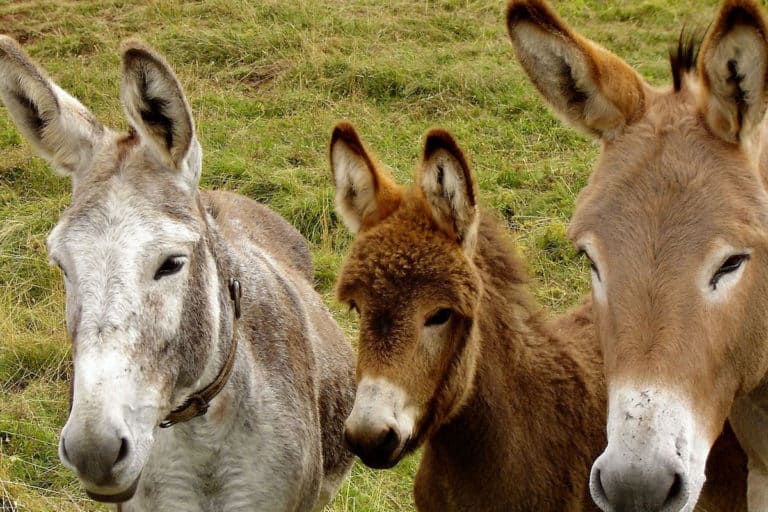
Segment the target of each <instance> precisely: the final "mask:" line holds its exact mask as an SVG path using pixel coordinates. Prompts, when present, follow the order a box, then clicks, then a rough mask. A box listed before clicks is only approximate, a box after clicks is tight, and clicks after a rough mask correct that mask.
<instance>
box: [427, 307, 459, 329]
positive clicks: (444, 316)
mask: <svg viewBox="0 0 768 512" xmlns="http://www.w3.org/2000/svg"><path fill="white" fill-rule="evenodd" d="M452 314H453V311H451V310H450V309H448V308H441V309H438V310H437V311H436V312H435V313H433V314H432V315H430V316H429V318H427V320H426V322H424V326H425V327H429V326H430V325H443V324H444V323H445V322H447V321H448V320H449V319H450V318H451V315H452Z"/></svg>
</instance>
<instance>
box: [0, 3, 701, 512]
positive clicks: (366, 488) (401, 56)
mask: <svg viewBox="0 0 768 512" xmlns="http://www.w3.org/2000/svg"><path fill="white" fill-rule="evenodd" d="M554 4H555V6H556V7H557V8H558V10H559V11H560V12H561V13H562V15H563V16H564V17H565V18H566V19H567V20H569V21H570V22H571V23H572V24H573V25H575V26H576V27H577V28H578V29H579V30H581V31H582V32H583V33H585V34H586V35H588V36H590V37H592V38H594V39H596V40H598V41H600V42H601V43H602V44H604V45H605V46H607V47H608V48H610V49H611V50H613V51H615V52H617V53H619V54H620V55H621V56H623V57H624V58H625V59H626V60H627V61H628V62H630V63H631V64H632V65H634V66H636V67H637V68H638V69H639V70H640V71H641V72H642V74H643V75H645V76H646V77H647V78H648V79H649V80H650V81H651V82H652V83H655V84H666V83H668V82H670V77H669V70H668V65H667V59H666V55H667V50H668V49H669V48H670V47H671V46H672V44H673V43H674V42H675V41H676V39H677V34H678V33H679V30H680V28H681V27H682V25H683V23H687V24H688V25H689V26H694V27H697V26H700V27H705V26H706V24H707V23H708V22H709V21H710V20H711V19H712V17H713V16H714V12H715V9H716V2H715V1H714V0H706V1H702V0H610V1H600V0H569V1H566V0H563V1H558V2H554ZM503 12H504V2H503V0H499V1H491V0H442V1H427V0H424V1H418V2H417V1H414V0H391V1H387V2H384V1H375V0H354V1H352V0H347V1H344V0H324V1H319V0H309V1H302V2H288V1H282V0H198V1H194V2H191V1H190V2H182V1H177V0H170V1H168V0H163V1H159V0H158V1H147V2H145V1H134V2H127V1H123V0H99V1H96V0H85V1H74V0H67V1H56V2H51V1H50V0H20V1H14V0H11V1H9V0H0V32H2V33H7V34H11V35H13V36H15V37H16V38H17V39H19V40H20V41H21V42H22V43H23V44H24V46H25V47H26V49H27V51H28V52H29V53H30V54H31V55H32V56H33V57H34V58H35V59H36V60H37V61H38V62H40V63H41V64H42V65H43V66H44V67H45V68H46V69H47V70H48V71H49V73H50V75H51V76H52V77H54V79H55V80H56V81H57V82H58V83H59V84H60V85H62V86H63V87H64V88H65V89H67V90H68V91H70V92H71V93H73V94H74V95H75V96H77V97H78V98H80V99H81V101H83V103H85V104H86V105H87V106H89V107H90V108H91V109H92V110H93V111H94V112H95V113H96V115H97V116H98V117H99V118H100V119H101V120H102V121H103V122H105V123H107V124H110V125H112V126H113V127H116V128H121V127H125V121H124V119H123V117H122V113H121V109H120V106H119V101H118V55H117V47H118V44H119V42H120V41H121V40H122V39H123V38H125V37H128V36H131V35H139V36H140V37H142V38H144V39H145V40H146V41H147V42H149V43H150V44H152V45H153V46H155V47H156V48H157V49H158V50H160V51H161V52H162V53H163V54H165V55H166V56H167V58H168V60H169V61H170V62H171V63H172V65H173V66H174V67H175V69H176V70H177V72H178V75H179V77H180V79H181V82H182V84H183V85H184V87H185V90H186V92H187V95H188V97H189V99H190V102H191V105H192V108H193V111H194V114H195V116H196V120H197V126H198V133H199V137H200V139H201V142H202V145H203V148H204V151H205V165H204V173H203V185H204V186H205V187H210V188H226V189H231V190H237V191H239V192H241V193H243V194H245V195H247V196H249V197H252V198H255V199H258V200H260V201H263V202H265V203H267V204H269V205H270V206H272V207H273V208H274V209H275V210H277V211H278V212H279V213H281V214H282V215H284V216H285V217H286V218H287V219H288V220H289V221H290V222H292V223H293V224H294V225H295V226H296V227H297V228H298V229H300V230H301V232H302V233H303V234H304V235H305V236H306V237H307V239H308V240H309V242H310V244H311V246H312V249H313V254H314V258H315V264H316V268H317V271H316V280H317V286H318V289H319V290H320V291H321V292H322V293H323V294H324V296H325V297H326V299H327V303H328V304H329V306H331V308H332V309H333V311H334V313H335V314H336V318H337V319H338V321H339V322H340V324H341V325H342V326H343V328H344V329H345V331H346V333H347V335H348V336H349V339H350V340H353V339H355V337H356V326H355V322H354V318H353V316H352V315H348V314H347V313H346V312H345V311H344V310H343V309H342V308H340V307H338V305H336V304H335V302H334V300H333V294H332V289H333V281H334V276H335V270H336V268H338V265H339V263H340V261H341V258H342V256H343V254H344V252H345V249H346V246H347V244H348V243H349V236H348V234H347V233H346V231H345V229H344V228H343V226H342V225H341V223H340V222H339V219H338V217H337V216H336V215H335V214H334V213H333V203H332V197H333V193H332V188H331V180H330V175H329V169H328V164H327V156H326V155H327V142H328V138H329V136H330V132H331V128H332V127H333V125H334V123H335V122H336V121H337V120H340V119H348V120H350V121H352V122H354V123H355V124H356V125H357V126H358V128H359V130H360V132H361V134H362V136H363V137H364V139H365V140H367V141H368V143H369V145H370V147H372V148H373V149H374V151H375V152H376V153H377V154H378V155H379V157H380V158H381V160H382V161H383V162H384V163H386V164H387V165H389V166H391V169H392V172H393V173H394V175H395V176H396V177H397V178H398V179H399V180H400V181H408V180H410V178H411V175H412V171H413V168H414V164H415V162H416V159H417V157H418V155H419V151H420V149H421V144H422V136H423V134H424V132H425V131H426V130H427V129H428V128H429V127H431V126H435V125H439V126H443V127H445V128H447V129H449V130H450V131H452V132H453V133H454V134H455V135H456V136H457V137H458V140H459V142H460V144H461V145H462V146H463V147H464V149H465V150H466V152H467V153H468V154H469V155H470V158H471V161H472V163H473V166H474V169H475V171H476V173H477V175H478V177H479V184H480V189H481V194H482V198H481V200H482V202H483V203H484V204H485V205H486V206H488V207H490V208H492V209H494V210H496V211H497V212H498V214H499V216H500V217H501V218H503V219H505V221H506V222H507V223H508V225H509V227H510V229H511V230H512V231H513V233H514V236H515V238H516V239H517V240H518V242H519V245H520V247H521V250H522V253H523V254H524V256H525V258H526V259H527V261H528V265H529V269H530V272H531V274H532V275H533V276H534V278H535V280H534V283H535V290H536V294H537V296H538V297H539V298H540V300H541V302H542V306H543V307H545V308H547V309H549V310H551V311H553V312H557V311H562V310H563V309H565V308H566V307H568V306H569V305H571V304H573V303H574V302H575V301H576V300H577V299H578V297H579V295H580V294H582V293H583V292H584V291H585V290H586V289H587V281H586V278H587V272H586V269H585V267H584V264H583V263H582V262H581V261H579V260H578V259H577V258H576V254H575V251H574V250H573V249H572V248H571V245H570V243H569V242H568V241H567V240H566V239H565V236H564V232H565V227H566V225H567V222H568V218H569V216H570V214H571V212H572V210H573V205H574V200H575V196H576V194H577V193H578V191H579V189H580V188H581V187H582V186H583V185H584V183H585V181H586V178H587V176H588V173H589V169H590V167H591V163H592V162H593V160H594V158H595V156H596V154H597V146H596V144H595V143H593V142H592V141H590V140H588V139H587V138H585V137H582V136H580V135H578V134H576V133H575V132H574V131H571V130H569V129H568V128H566V127H564V126H562V125H561V124H560V123H559V122H558V121H557V120H556V119H555V118H554V117H553V116H552V115H550V114H549V113H548V111H547V110H546V108H545V107H544V105H543V104H542V102H541V101H540V100H539V97H538V95H537V94H536V92H535V91H534V90H533V88H532V87H531V86H530V85H529V83H528V81H527V80H526V79H525V77H524V76H523V74H522V72H521V69H520V67H519V66H518V65H517V63H516V62H515V60H514V57H513V54H512V49H511V45H510V44H509V42H508V40H507V35H506V28H505V24H504V20H503ZM0 151H1V152H2V153H1V154H2V157H0V386H1V388H0V393H2V395H0V511H2V512H10V511H14V510H23V511H27V510H29V511H53V510H57V511H79V510H99V508H98V507H97V506H96V505H95V504H94V503H93V502H91V501H89V500H87V499H85V498H84V496H83V495H82V494H81V492H80V491H79V487H78V484H77V482H76V481H75V480H74V479H73V477H72V475H71V474H69V473H68V472H67V471H65V470H64V469H63V468H62V467H61V466H60V464H59V462H58V457H57V455H56V444H57V439H58V433H59V430H60V429H61V427H62V426H63V424H64V422H65V420H66V414H67V389H68V383H67V375H68V369H69V359H70V356H69V341H68V340H67V338H66V335H65V332H64V329H63V319H64V316H63V309H64V306H63V286H62V283H61V278H60V276H59V273H58V271H57V270H54V269H52V268H50V267H48V265H47V256H46V250H45V243H44V240H45V236H46V234H47V232H48V231H49V229H50V228H51V227H52V226H53V225H54V223H55V221H56V218H57V216H58V215H59V213H60V212H61V211H62V210H63V209H64V208H65V207H66V205H67V204H68V200H69V186H70V184H69V182H68V181H67V180H65V179H61V178H57V177H55V176H53V175H52V174H51V173H50V171H49V169H48V167H47V166H46V165H45V164H44V163H43V162H42V160H40V159H39V158H37V157H35V156H33V153H32V151H31V148H30V146H29V145H28V144H27V143H26V142H24V141H23V140H22V139H21V137H20V135H19V134H18V132H17V131H16V130H15V128H14V127H13V125H12V124H11V122H10V120H9V118H8V116H7V114H6V112H5V110H4V109H0ZM417 464H418V457H412V458H410V459H409V460H407V461H405V462H404V463H401V464H400V465H399V466H398V467H397V468H396V469H394V470H389V471H384V472H375V471H372V470H368V469H366V468H364V467H362V466H360V465H358V466H356V467H355V470H354V471H353V474H352V477H351V478H350V479H349V480H348V482H347V483H346V484H345V486H344V487H343V489H342V491H341V493H340V495H339V497H338V498H337V500H336V501H335V503H334V505H333V507H332V510H333V511H338V512H340V511H360V512H373V511H401V510H402V511H408V510H413V508H414V507H413V500H412V498H411V482H412V478H413V475H414V474H415V471H416V466H417Z"/></svg>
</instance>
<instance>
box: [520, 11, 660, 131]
mask: <svg viewBox="0 0 768 512" xmlns="http://www.w3.org/2000/svg"><path fill="white" fill-rule="evenodd" d="M507 28H508V30H509V37H510V38H511V39H512V45H513V46H514V50H515V54H516V55H517V58H518V60H519V61H520V64H522V66H523V69H524V70H525V72H526V73H527V74H528V76H529V78H530V79H531V81H532V82H533V84H534V85H535V86H536V88H537V89H538V90H539V92H540V93H541V94H542V95H543V96H544V98H545V99H546V100H547V102H549V104H550V106H551V107H552V109H553V110H554V111H555V112H556V113H557V114H558V115H559V116H561V117H562V118H564V119H565V120H566V121H568V122H570V123H571V124H573V125H575V126H576V127H577V128H579V129H581V130H583V131H585V132H587V133H589V134H591V135H595V136H598V137H602V138H606V139H610V138H612V137H613V136H615V135H616V134H617V133H618V132H620V131H621V130H622V129H623V128H624V127H625V126H627V125H629V124H631V123H632V122H634V121H635V120H637V119H638V118H639V117H640V116H641V115H642V113H643V110H644V103H645V84H644V82H643V80H642V79H641V78H640V76H639V75H638V74H637V73H636V72H635V71H634V70H633V69H632V68H631V67H629V66H628V65H627V64H626V63H625V62H624V61H623V60H621V59H620V58H618V57H617V56H616V55H614V54H612V53H610V52H609V51H607V50H605V49H604V48H602V47H600V46H599V45H597V44H596V43H594V42H592V41H589V40H588V39H585V38H584V37H582V36H580V35H579V34H577V33H576V32H574V31H573V30H572V29H571V28H570V27H568V25H566V24H565V22H563V21H562V20H561V19H560V18H559V17H558V15H557V14H556V13H555V12H554V11H553V10H552V9H551V8H550V7H549V6H548V5H547V4H546V3H545V2H544V1H543V0H527V1H525V0H512V1H511V2H510V3H509V6H508V8H507Z"/></svg>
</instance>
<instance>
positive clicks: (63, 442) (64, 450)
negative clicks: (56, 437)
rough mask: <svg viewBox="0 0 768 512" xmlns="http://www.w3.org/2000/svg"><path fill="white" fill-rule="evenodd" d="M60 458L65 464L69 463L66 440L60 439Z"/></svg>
mask: <svg viewBox="0 0 768 512" xmlns="http://www.w3.org/2000/svg"><path fill="white" fill-rule="evenodd" d="M61 457H62V459H64V461H65V462H69V460H70V459H69V453H67V438H66V437H62V438H61Z"/></svg>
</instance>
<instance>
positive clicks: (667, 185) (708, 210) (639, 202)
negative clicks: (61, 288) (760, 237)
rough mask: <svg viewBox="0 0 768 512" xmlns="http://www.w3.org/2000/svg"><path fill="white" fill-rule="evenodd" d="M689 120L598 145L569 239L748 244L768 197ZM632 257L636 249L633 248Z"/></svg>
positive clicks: (752, 175)
mask: <svg viewBox="0 0 768 512" xmlns="http://www.w3.org/2000/svg"><path fill="white" fill-rule="evenodd" d="M696 123H698V121H697V119H695V118H693V117H690V116H689V117H688V118H687V119H683V120H682V121H678V122H677V123H673V124H671V125H669V126H666V127H659V126H658V125H657V123H654V122H650V121H649V122H646V123H639V126H637V127H633V128H632V129H630V130H628V133H627V134H626V135H624V136H622V137H620V138H618V139H617V140H616V141H614V142H611V143H608V144H606V145H605V146H604V148H603V152H602V154H601V156H600V160H599V162H598V164H597V167H596V169H595V171H594V173H593V175H592V176H591V177H590V180H589V184H588V185H587V186H586V187H585V188H584V189H583V190H582V192H581V193H580V194H579V198H578V201H577V207H576V211H575V212H574V215H573V219H572V222H571V226H570V228H569V233H568V234H569V236H570V237H571V239H573V240H574V241H576V242H577V243H578V242H579V241H580V240H581V239H583V238H585V237H587V236H588V235H592V236H595V237H596V238H598V239H601V240H603V241H604V243H606V244H611V245H616V244H620V245H622V246H626V247H628V245H627V244H629V246H631V245H632V244H633V243H650V242H652V243H654V244H655V245H656V246H659V244H662V245H663V244H666V243H669V244H672V245H675V244H680V243H681V242H685V243H687V244H695V245H701V244H709V243H711V241H712V240H715V239H724V240H726V241H728V242H729V243H732V244H734V245H737V244H739V243H746V242H747V241H748V239H751V238H752V237H753V236H754V235H755V228H758V227H760V228H762V226H764V225H765V223H766V222H767V221H768V208H766V206H768V195H766V191H765V188H764V186H763V184H762V181H761V178H760V176H759V174H758V171H757V169H756V167H755V165H754V163H753V162H751V161H750V160H749V159H748V158H747V156H746V155H745V154H744V153H743V151H742V150H740V149H739V148H737V147H736V146H729V145H727V144H725V143H722V142H720V141H719V140H716V139H714V137H711V136H709V135H708V134H707V133H706V132H705V130H704V128H703V126H698V125H697V124H696ZM633 250H634V249H633Z"/></svg>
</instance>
